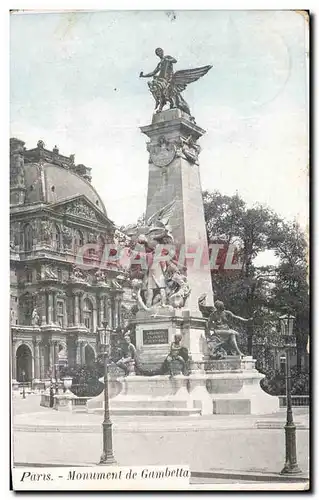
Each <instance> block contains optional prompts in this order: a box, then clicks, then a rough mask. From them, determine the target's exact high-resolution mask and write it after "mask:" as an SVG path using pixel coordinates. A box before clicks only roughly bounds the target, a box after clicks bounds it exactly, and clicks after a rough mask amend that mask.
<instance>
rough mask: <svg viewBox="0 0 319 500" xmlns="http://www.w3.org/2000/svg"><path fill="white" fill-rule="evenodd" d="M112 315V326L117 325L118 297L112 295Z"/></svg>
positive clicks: (115, 326)
mask: <svg viewBox="0 0 319 500" xmlns="http://www.w3.org/2000/svg"><path fill="white" fill-rule="evenodd" d="M113 311H114V312H113V317H114V328H117V327H118V326H119V318H118V298H117V297H114V299H113Z"/></svg>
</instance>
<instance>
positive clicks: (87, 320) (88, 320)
mask: <svg viewBox="0 0 319 500" xmlns="http://www.w3.org/2000/svg"><path fill="white" fill-rule="evenodd" d="M83 321H84V324H85V326H86V328H87V329H88V330H90V332H93V305H92V302H91V301H90V300H89V299H85V300H84V303H83Z"/></svg>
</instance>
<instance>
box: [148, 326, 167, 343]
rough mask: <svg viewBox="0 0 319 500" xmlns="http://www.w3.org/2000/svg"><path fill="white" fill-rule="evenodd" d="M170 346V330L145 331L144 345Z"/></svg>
mask: <svg viewBox="0 0 319 500" xmlns="http://www.w3.org/2000/svg"><path fill="white" fill-rule="evenodd" d="M159 344H168V329H158V330H143V345H159Z"/></svg>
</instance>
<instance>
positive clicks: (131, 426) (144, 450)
mask: <svg viewBox="0 0 319 500" xmlns="http://www.w3.org/2000/svg"><path fill="white" fill-rule="evenodd" d="M39 403H40V398H39V396H37V395H28V396H27V398H26V399H25V400H23V399H22V398H21V397H16V398H14V399H13V404H12V417H13V429H14V432H13V436H12V441H13V459H14V463H15V464H16V465H22V464H23V465H24V464H29V465H31V464H43V465H44V464H47V465H49V464H50V465H51V464H52V465H94V464H96V463H97V462H98V461H99V457H100V454H101V447H102V432H101V423H102V416H101V415H89V414H86V413H82V414H70V413H67V412H57V411H55V410H52V409H49V408H42V407H40V405H39ZM294 416H295V421H296V423H297V424H298V429H297V453H298V463H299V466H300V467H301V469H302V470H303V472H304V474H305V475H306V474H307V472H308V470H309V459H308V457H309V425H308V411H307V409H304V408H302V409H296V410H295V411H294ZM284 423H285V412H284V411H280V412H278V413H277V414H275V415H259V416H251V415H242V416H239V415H229V416H228V415H223V416H221V415H211V416H207V417H188V418H186V417H175V418H171V417H157V418H156V419H155V418H154V417H153V418H151V417H134V418H133V417H116V418H114V419H113V447H114V454H115V457H116V460H117V462H118V464H119V465H122V466H126V465H127V466H129V465H136V466H138V465H163V464H165V465H189V466H190V469H191V471H192V472H194V473H195V475H196V473H198V481H199V482H200V481H201V479H200V478H201V474H203V472H204V473H205V474H204V475H206V477H213V476H214V475H215V480H214V482H217V483H218V482H223V479H220V478H223V477H227V471H229V481H230V482H232V479H231V478H232V474H234V471H235V473H239V474H243V475H245V474H246V476H247V474H248V475H249V474H250V475H251V478H252V481H253V480H254V476H255V475H256V476H263V475H265V477H268V476H271V475H274V474H275V475H276V474H278V472H280V470H281V469H282V467H283V465H284V458H285V457H284V454H285V436H284V429H283V425H284ZM218 471H220V473H219V472H218ZM219 475H220V478H219V479H218V476H219ZM235 476H236V474H235ZM202 477H203V476H202ZM275 479H276V478H275ZM259 480H260V479H259ZM267 480H268V479H267ZM246 481H248V482H249V480H248V479H247V478H246Z"/></svg>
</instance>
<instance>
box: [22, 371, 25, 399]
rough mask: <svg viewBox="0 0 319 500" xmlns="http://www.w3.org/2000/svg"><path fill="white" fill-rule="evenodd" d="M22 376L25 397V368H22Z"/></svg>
mask: <svg viewBox="0 0 319 500" xmlns="http://www.w3.org/2000/svg"><path fill="white" fill-rule="evenodd" d="M21 376H22V398H23V399H25V371H24V370H22V372H21Z"/></svg>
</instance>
